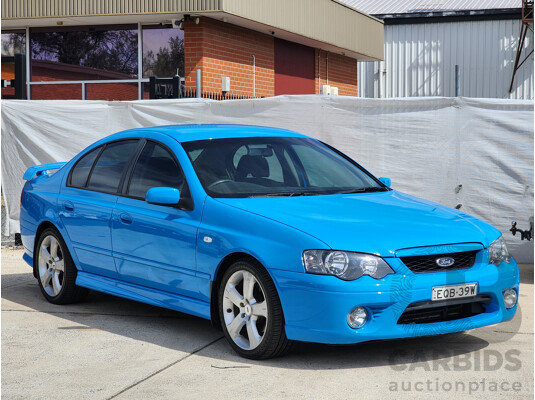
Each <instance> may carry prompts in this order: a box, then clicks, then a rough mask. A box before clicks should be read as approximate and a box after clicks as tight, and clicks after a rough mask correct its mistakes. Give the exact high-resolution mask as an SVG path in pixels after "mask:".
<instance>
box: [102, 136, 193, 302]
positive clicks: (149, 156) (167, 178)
mask: <svg viewBox="0 0 535 400" xmlns="http://www.w3.org/2000/svg"><path fill="white" fill-rule="evenodd" d="M162 186H165V187H173V188H177V189H179V191H180V194H181V195H180V203H179V204H177V205H176V206H163V205H155V204H149V203H147V202H146V201H145V195H146V193H147V190H149V189H150V188H152V187H162ZM201 206H202V205H201ZM200 208H201V207H197V210H193V207H192V202H191V201H190V199H189V194H188V186H187V183H186V181H185V178H184V175H183V173H182V170H181V168H180V166H179V164H178V162H177V161H176V158H175V157H174V156H173V154H172V152H171V151H170V150H169V149H168V148H167V147H166V146H164V145H162V144H160V143H157V142H155V141H150V140H149V141H147V142H146V144H145V146H144V148H143V150H142V152H141V154H140V156H139V158H138V161H137V163H136V165H135V166H134V168H133V170H132V176H131V178H130V181H129V183H128V184H127V188H126V192H125V193H124V196H122V197H119V198H118V200H117V203H116V207H115V209H114V210H113V217H112V242H113V254H114V257H115V261H116V265H117V269H118V272H119V275H120V279H121V280H123V281H126V282H130V283H134V284H137V285H141V286H146V287H151V288H154V289H158V290H162V291H166V292H171V293H175V294H181V295H184V296H188V297H193V298H199V297H200V296H199V291H198V282H197V280H198V278H196V277H195V272H196V266H195V237H196V234H197V228H198V226H199V224H200V216H201V214H200V211H199V210H200Z"/></svg>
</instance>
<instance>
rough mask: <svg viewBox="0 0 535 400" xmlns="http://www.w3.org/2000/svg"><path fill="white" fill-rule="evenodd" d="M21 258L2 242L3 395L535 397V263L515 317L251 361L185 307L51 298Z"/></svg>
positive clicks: (95, 297) (526, 269)
mask: <svg viewBox="0 0 535 400" xmlns="http://www.w3.org/2000/svg"><path fill="white" fill-rule="evenodd" d="M21 257H22V250H20V249H10V248H7V247H6V248H2V263H1V272H2V280H1V283H2V292H1V293H2V314H1V318H2V319H1V327H2V369H1V374H2V397H3V398H4V399H112V398H113V399H115V398H117V399H233V400H236V399H245V398H247V399H286V398H288V399H354V398H360V399H400V398H410V399H424V398H425V399H430V398H431V399H434V398H444V399H446V398H447V399H451V398H461V399H462V398H471V399H474V398H475V399H487V400H488V399H494V398H507V399H510V398H514V399H532V398H533V265H522V266H521V285H520V306H519V311H517V314H516V316H515V318H514V319H513V320H511V321H509V322H506V323H502V324H498V325H494V326H489V327H485V328H479V329H475V330H471V331H467V332H463V333H457V334H449V335H440V336H433V337H425V338H413V339H404V340H390V341H378V342H370V343H362V344H358V345H351V346H328V345H321V344H311V343H296V345H295V346H294V347H293V349H292V351H291V352H290V353H289V354H288V355H286V356H284V357H282V358H278V359H274V360H266V361H250V360H246V359H242V358H240V357H238V356H237V355H235V353H234V352H233V351H232V350H231V348H230V346H229V345H228V344H227V343H226V341H225V339H224V338H223V336H222V334H221V332H219V331H217V330H215V329H213V328H212V327H211V326H210V323H209V322H208V321H206V320H203V319H200V318H196V317H191V316H188V315H185V314H182V313H179V312H174V311H169V310H165V309H161V308H158V307H153V306H149V305H145V304H141V303H137V302H133V301H129V300H124V299H120V298H117V297H113V296H109V295H105V294H101V293H96V292H92V293H91V294H90V295H89V297H88V299H87V300H86V301H85V302H84V303H80V304H76V305H69V306H55V305H53V304H50V303H48V302H47V301H45V300H44V298H43V296H42V295H41V293H40V291H39V288H38V286H37V281H36V280H35V279H34V278H33V276H32V274H31V270H30V268H29V267H28V266H27V265H26V264H25V263H24V262H23V261H22V259H21Z"/></svg>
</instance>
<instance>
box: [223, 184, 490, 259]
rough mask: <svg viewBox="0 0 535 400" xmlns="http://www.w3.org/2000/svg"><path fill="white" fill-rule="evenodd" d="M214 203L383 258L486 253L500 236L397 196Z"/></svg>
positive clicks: (426, 203)
mask: <svg viewBox="0 0 535 400" xmlns="http://www.w3.org/2000/svg"><path fill="white" fill-rule="evenodd" d="M217 200H218V201H220V202H222V203H225V204H227V205H229V206H232V207H236V208H239V209H242V210H244V211H247V212H251V213H254V214H257V215H261V216H264V217H266V218H269V219H272V220H275V221H278V222H280V223H282V224H285V225H289V226H291V227H293V228H295V229H298V230H300V231H303V232H306V233H308V234H309V235H312V236H314V237H316V238H317V239H319V240H321V241H322V242H324V243H325V244H326V245H327V246H329V247H330V248H332V249H337V250H347V251H358V252H363V253H372V254H377V255H380V256H383V257H392V256H394V255H395V253H396V251H397V250H400V249H407V248H413V247H424V246H435V245H446V244H454V243H481V244H482V245H483V246H485V247H487V246H488V245H489V244H490V243H491V242H492V241H493V240H495V239H496V238H497V237H498V236H499V235H500V232H499V231H498V230H497V229H495V228H494V227H492V226H490V225H489V224H487V223H485V222H483V221H480V220H478V219H477V218H474V217H472V216H470V215H468V214H464V213H462V212H460V211H457V210H454V209H451V208H449V207H445V206H442V205H440V204H436V203H432V202H429V201H426V200H422V199H419V198H417V197H413V196H409V195H407V194H403V193H401V192H397V191H389V192H378V193H356V194H349V195H348V194H346V195H320V196H299V197H263V198H219V199H217Z"/></svg>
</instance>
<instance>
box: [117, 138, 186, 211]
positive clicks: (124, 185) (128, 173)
mask: <svg viewBox="0 0 535 400" xmlns="http://www.w3.org/2000/svg"><path fill="white" fill-rule="evenodd" d="M148 142H152V143H155V144H156V145H159V146H161V147H163V148H164V149H165V150H166V151H167V152H168V153H169V154H170V155H171V158H172V159H173V161H174V162H175V163H176V165H177V166H178V171H179V173H180V174H181V175H182V177H183V178H184V185H183V186H182V190H181V191H180V201H179V202H178V204H176V205H172V206H164V207H175V208H178V209H180V210H184V211H193V209H194V202H193V197H192V196H191V191H190V189H189V184H188V180H187V178H186V174H185V173H184V170H183V169H182V165H180V162H179V161H178V159H177V157H176V155H175V152H174V151H173V150H171V149H170V148H169V146H167V145H165V144H164V143H162V142H160V141H158V140H155V139H149V138H143V139H142V140H141V144H140V146H139V148H138V151H137V153H136V155H135V157H134V158H133V160H131V162H130V165H129V166H128V168H127V170H126V175H125V177H124V178H125V179H124V181H123V182H122V187H121V194H120V196H121V197H126V198H129V199H133V200H141V201H143V202H144V201H145V198H144V197H139V196H131V195H129V194H128V189H129V188H130V183H131V182H132V177H133V175H134V169H135V168H136V165H137V163H138V161H139V157H140V156H141V153H142V152H143V150H144V149H145V146H146V145H147V143H148ZM155 187H156V186H155Z"/></svg>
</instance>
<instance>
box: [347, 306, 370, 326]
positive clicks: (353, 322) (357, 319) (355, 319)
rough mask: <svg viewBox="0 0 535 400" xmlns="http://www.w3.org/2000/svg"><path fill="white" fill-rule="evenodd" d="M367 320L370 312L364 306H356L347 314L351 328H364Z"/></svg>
mask: <svg viewBox="0 0 535 400" xmlns="http://www.w3.org/2000/svg"><path fill="white" fill-rule="evenodd" d="M366 321H368V312H367V311H366V309H365V308H364V307H355V308H354V309H352V310H351V311H350V312H349V314H347V323H348V325H349V326H350V327H351V328H354V329H359V328H362V327H363V326H364V324H365V323H366Z"/></svg>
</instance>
